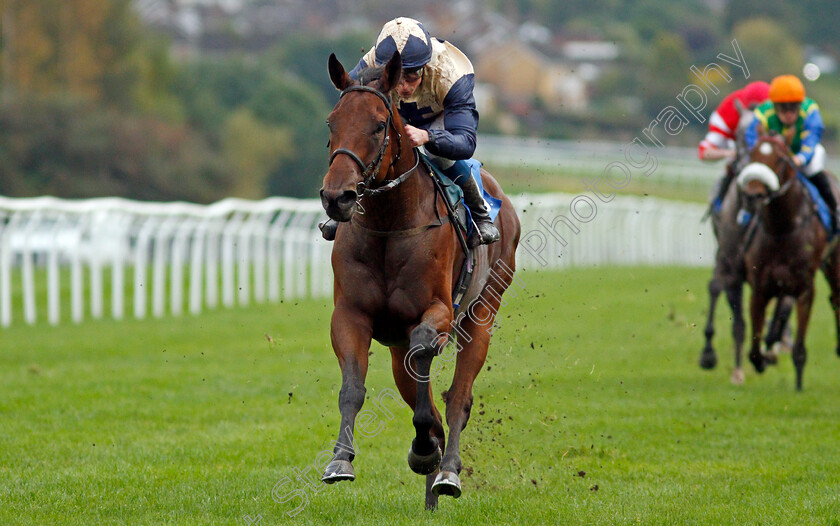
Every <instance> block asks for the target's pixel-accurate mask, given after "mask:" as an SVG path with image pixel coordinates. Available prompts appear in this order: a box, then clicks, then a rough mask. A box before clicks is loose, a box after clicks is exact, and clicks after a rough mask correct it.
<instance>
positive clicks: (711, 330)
mask: <svg viewBox="0 0 840 526" xmlns="http://www.w3.org/2000/svg"><path fill="white" fill-rule="evenodd" d="M721 290H723V286H722V285H721V280H720V278H719V277H718V269H717V267H715V273H714V275H713V276H712V279H711V280H709V319H708V320H706V330H705V335H706V345H705V346H704V347H703V352H702V353H701V354H700V367H702V368H703V369H714V368H715V365H717V355H715V349H714V347H713V346H712V338H713V337H714V335H715V306H716V305H717V301H718V296H720V292H721Z"/></svg>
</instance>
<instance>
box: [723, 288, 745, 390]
mask: <svg viewBox="0 0 840 526" xmlns="http://www.w3.org/2000/svg"><path fill="white" fill-rule="evenodd" d="M726 300H727V301H728V302H729V308H730V309H731V310H732V340H733V342H734V343H735V369H734V370H733V371H732V376H731V377H730V380H731V381H732V383H733V384H735V385H741V384H742V383H744V369H743V368H742V367H741V354H742V352H743V348H744V333H745V332H746V324H745V323H744V308H743V300H744V282H743V281H739V282H738V283H737V284H736V285H732V286H730V287H727V288H726Z"/></svg>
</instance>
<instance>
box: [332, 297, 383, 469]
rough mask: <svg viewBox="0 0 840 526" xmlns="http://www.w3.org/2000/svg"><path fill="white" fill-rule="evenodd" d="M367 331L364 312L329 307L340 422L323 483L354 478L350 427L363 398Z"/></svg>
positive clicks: (353, 442) (367, 341)
mask: <svg viewBox="0 0 840 526" xmlns="http://www.w3.org/2000/svg"><path fill="white" fill-rule="evenodd" d="M371 335H372V329H371V324H370V320H368V319H366V318H365V317H364V316H361V315H360V314H358V313H357V312H354V311H351V310H350V309H347V308H342V307H341V306H338V307H336V309H335V310H334V311H333V316H332V323H331V327H330V338H331V339H332V346H333V351H335V355H336V356H337V357H338V363H339V365H340V366H341V391H339V393H338V408H339V410H340V411H341V425H340V427H339V430H338V441H337V442H336V444H335V449H334V453H335V455H334V456H333V459H332V461H331V462H330V463H329V464H328V465H327V467H326V468H325V469H324V474H323V476H322V477H321V480H323V481H324V482H326V483H327V484H332V483H333V482H340V481H342V480H355V478H356V474H355V473H354V472H353V464H352V462H353V459H354V458H355V456H356V450H355V448H354V445H355V443H356V441H355V440H354V439H353V429H354V424H355V421H356V415H357V414H358V413H359V411H360V410H361V408H362V404H364V402H365V392H366V390H365V377H366V376H367V369H368V349H370V341H371Z"/></svg>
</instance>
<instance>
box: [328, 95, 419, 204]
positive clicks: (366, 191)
mask: <svg viewBox="0 0 840 526" xmlns="http://www.w3.org/2000/svg"><path fill="white" fill-rule="evenodd" d="M351 91H363V92H367V93H372V94H374V95H376V96H377V97H379V100H381V101H382V102H383V103H384V104H385V108H386V109H387V110H388V120H387V122H386V124H385V131H386V133H385V139H383V140H382V144H381V145H380V146H379V152H378V153H377V155H376V157H375V158H374V159H373V160H372V161H371V162H370V163H369V164H367V165H366V164H365V163H364V161H362V159H361V158H360V157H359V156H358V155H356V153H355V152H353V151H352V150H349V149H347V148H336V149H335V150H333V152H332V153H331V154H330V166H332V163H333V161H334V160H335V158H336V157H338V156H339V155H340V154H344V155H346V156H348V157H350V159H352V160H353V162H355V163H356V164H357V165H358V166H359V169H360V170H361V171H362V181H361V182H359V183H358V189H357V192H356V193H357V194H358V195H359V197H360V198H361V196H363V195H370V196H375V195H379V194H381V193H383V192H387V191H388V190H391V189H392V188H394V187H395V186H397V185H398V184H400V183H402V182H403V181H405V180H406V179H408V177H409V176H410V175H411V174H413V173H414V172H415V171H416V169H417V166H418V165H419V163H420V156H419V155H418V154H417V151H416V150H415V151H414V156H415V158H416V159H415V160H416V162H415V163H414V167H412V168H411V169H410V170H408V171H407V172H405V173H404V174H402V175H400V176H399V177H398V178H396V179H394V180H392V181H390V182H388V184H385V185H383V186H380V187H378V188H369V186H370V184H371V183H373V180H374V179H375V178H376V174H378V173H379V169H380V167H381V166H382V159H383V158H384V157H385V150H386V149H387V148H388V145H389V144H390V142H391V134H390V133H389V132H388V130H391V129H392V130H394V133H395V134H396V137H397V152H396V154H395V155H394V160H393V161H391V168H393V167H394V165H395V164H396V163H397V161H399V160H400V152H401V150H402V144H401V136H400V133H399V132H398V131H397V128H396V127H395V126H394V120H393V118H392V115H393V108H392V106H391V101H390V100H389V99H388V97H386V96H385V95H384V94H383V93H382V92H381V91H379V90H378V89H376V88H372V87H370V86H361V85H356V86H350V87H348V88H347V89H345V90H344V91H342V92H341V95H339V97H338V99H339V100H341V98H342V97H344V96H345V95H347V94H348V93H350V92H351Z"/></svg>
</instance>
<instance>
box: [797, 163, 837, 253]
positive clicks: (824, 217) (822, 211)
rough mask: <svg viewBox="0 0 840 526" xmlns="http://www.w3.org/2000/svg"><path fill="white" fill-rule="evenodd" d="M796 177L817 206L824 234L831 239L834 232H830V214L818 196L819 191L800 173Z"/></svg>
mask: <svg viewBox="0 0 840 526" xmlns="http://www.w3.org/2000/svg"><path fill="white" fill-rule="evenodd" d="M796 176H797V177H799V180H800V181H802V184H803V185H804V186H805V188H806V189H807V190H808V194H809V195H810V196H811V199H812V200H813V201H814V204H816V205H817V216H818V217H819V218H820V223H822V225H823V226H824V227H825V230H826V232H828V236H829V237H833V236H834V232H832V231H831V212H830V211H829V210H828V205H826V204H825V201H824V200H823V198H822V196H821V195H820V191H819V190H817V187H816V186H814V183H812V182H811V180H810V179H808V178H807V177H806V176H805V175H803V174H802V173H797V174H796Z"/></svg>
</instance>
